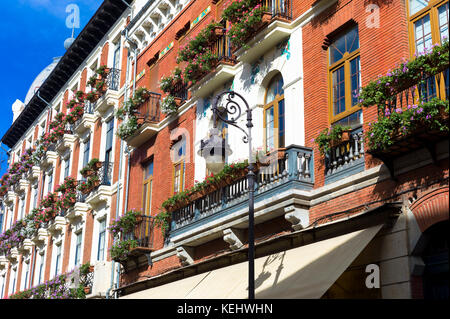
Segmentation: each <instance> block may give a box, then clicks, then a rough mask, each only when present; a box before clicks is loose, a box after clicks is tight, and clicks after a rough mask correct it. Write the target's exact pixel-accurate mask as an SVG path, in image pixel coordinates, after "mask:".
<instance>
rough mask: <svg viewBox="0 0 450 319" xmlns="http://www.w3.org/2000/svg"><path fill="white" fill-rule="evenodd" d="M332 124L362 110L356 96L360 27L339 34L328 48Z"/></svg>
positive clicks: (359, 73)
mask: <svg viewBox="0 0 450 319" xmlns="http://www.w3.org/2000/svg"><path fill="white" fill-rule="evenodd" d="M328 55H329V61H328V78H329V88H330V89H329V101H330V105H329V107H330V122H331V123H334V122H336V121H338V120H341V119H343V118H345V117H347V116H349V115H350V114H352V113H354V112H356V111H358V110H359V107H358V98H357V93H359V91H360V87H361V63H360V58H359V34H358V26H353V27H351V28H350V29H347V30H346V31H344V32H343V33H340V34H339V35H338V36H337V37H336V38H334V40H333V41H332V43H331V45H330V47H329V48H328Z"/></svg>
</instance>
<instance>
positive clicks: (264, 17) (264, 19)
mask: <svg viewBox="0 0 450 319" xmlns="http://www.w3.org/2000/svg"><path fill="white" fill-rule="evenodd" d="M270 20H272V13H270V12H263V14H262V16H261V25H260V26H259V28H260V27H262V26H265V25H267V24H269V23H270Z"/></svg>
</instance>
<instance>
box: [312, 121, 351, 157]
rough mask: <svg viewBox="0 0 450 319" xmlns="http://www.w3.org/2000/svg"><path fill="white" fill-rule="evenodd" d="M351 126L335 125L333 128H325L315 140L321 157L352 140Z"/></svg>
mask: <svg viewBox="0 0 450 319" xmlns="http://www.w3.org/2000/svg"><path fill="white" fill-rule="evenodd" d="M350 132H351V127H350V126H342V125H339V124H338V125H334V126H332V127H331V128H325V129H324V130H322V131H321V132H320V134H319V135H318V136H317V137H316V138H315V139H314V141H315V143H316V144H317V145H318V147H319V152H320V154H321V155H325V154H326V153H328V152H329V151H330V150H331V149H332V148H333V147H336V146H338V145H341V144H343V143H345V142H347V141H348V140H349V139H350Z"/></svg>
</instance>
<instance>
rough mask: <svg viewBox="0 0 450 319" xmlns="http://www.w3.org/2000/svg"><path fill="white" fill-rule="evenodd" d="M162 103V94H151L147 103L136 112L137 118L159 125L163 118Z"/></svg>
mask: <svg viewBox="0 0 450 319" xmlns="http://www.w3.org/2000/svg"><path fill="white" fill-rule="evenodd" d="M160 103H161V94H159V93H154V92H150V94H149V96H148V98H147V99H146V100H145V102H144V103H142V104H141V105H139V107H138V108H137V110H136V111H135V115H136V117H137V118H138V119H139V118H141V119H143V120H144V122H153V123H158V122H159V119H160V116H161V112H160Z"/></svg>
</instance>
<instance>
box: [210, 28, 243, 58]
mask: <svg viewBox="0 0 450 319" xmlns="http://www.w3.org/2000/svg"><path fill="white" fill-rule="evenodd" d="M211 49H212V52H213V54H216V55H217V63H227V64H230V65H234V64H236V62H237V60H236V56H234V55H233V53H232V51H231V41H230V38H229V37H228V36H227V35H226V29H225V28H223V34H222V35H221V36H219V37H217V40H216V41H215V42H214V44H213V45H212V48H211Z"/></svg>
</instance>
